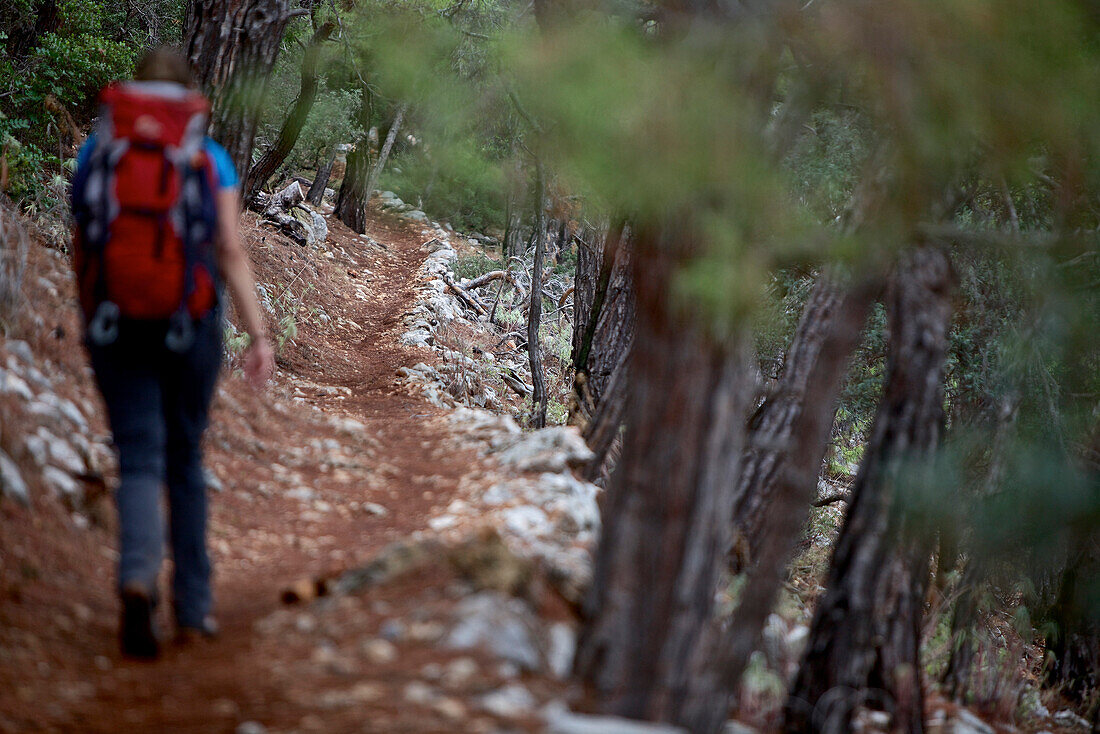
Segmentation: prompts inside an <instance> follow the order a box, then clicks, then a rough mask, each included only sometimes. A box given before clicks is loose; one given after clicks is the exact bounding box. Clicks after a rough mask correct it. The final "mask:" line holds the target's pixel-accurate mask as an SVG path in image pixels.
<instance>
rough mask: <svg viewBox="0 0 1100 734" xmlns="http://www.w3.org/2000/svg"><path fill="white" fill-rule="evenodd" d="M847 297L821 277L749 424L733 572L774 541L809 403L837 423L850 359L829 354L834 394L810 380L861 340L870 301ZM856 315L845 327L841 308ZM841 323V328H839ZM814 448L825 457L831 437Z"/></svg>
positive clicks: (739, 489)
mask: <svg viewBox="0 0 1100 734" xmlns="http://www.w3.org/2000/svg"><path fill="white" fill-rule="evenodd" d="M843 301H844V294H843V293H842V292H841V290H840V289H839V288H838V287H837V286H836V284H835V283H833V282H832V281H830V280H829V279H828V277H827V276H821V277H819V278H818V280H817V282H816V283H815V284H814V287H813V290H812V291H811V292H810V297H809V300H808V301H807V302H806V306H805V307H804V308H803V310H802V318H801V319H800V320H799V323H798V328H797V330H796V331H795V335H794V339H793V340H792V341H791V346H790V348H789V349H788V350H787V355H786V358H785V360H784V362H783V373H782V375H781V376H780V380H779V386H778V389H776V390H775V391H774V392H772V393H771V394H770V395H769V396H768V397H767V398H765V400H764V402H763V403H761V405H760V407H759V408H758V409H757V410H756V413H755V414H753V416H752V417H751V418H750V419H749V442H748V446H747V447H746V450H745V457H744V459H743V461H742V466H741V477H740V479H739V480H738V484H737V494H736V500H735V504H734V511H733V526H734V538H733V555H732V560H733V570H735V571H741V570H744V569H746V568H747V567H748V566H749V565H750V564H752V563H754V562H755V561H756V558H757V555H758V554H759V552H760V544H761V543H762V542H765V541H766V540H770V539H772V538H771V536H770V535H768V534H766V533H764V532H763V531H762V527H763V524H764V521H765V519H766V518H767V512H768V508H769V506H770V503H771V499H772V492H773V490H774V489H775V486H776V483H777V477H778V476H779V474H780V473H781V472H782V471H783V470H784V468H785V466H784V464H785V462H786V461H788V460H790V459H791V458H792V457H791V454H792V452H798V453H802V452H804V451H805V450H806V446H804V445H801V444H796V443H794V442H793V441H792V436H793V433H794V427H795V423H796V421H797V420H798V419H799V417H800V416H801V414H802V412H803V410H804V408H805V407H806V404H807V398H809V399H811V400H812V401H813V404H814V405H815V406H821V407H822V408H823V409H827V410H828V411H829V419H828V420H826V421H823V422H824V423H825V424H826V425H827V427H831V426H832V423H833V421H832V417H833V414H834V413H835V410H836V394H835V393H836V391H837V390H839V387H840V379H841V378H842V377H843V376H844V370H845V368H846V367H847V363H848V354H842V355H841V354H829V355H828V356H830V357H835V359H834V360H833V361H832V362H831V364H830V366H831V367H832V368H833V369H832V370H830V371H829V374H828V375H827V376H825V375H822V377H825V378H826V379H827V381H828V383H829V387H830V388H832V390H833V392H828V393H825V394H823V393H822V388H823V387H824V386H823V385H819V384H812V385H811V383H810V376H811V374H813V373H814V368H815V367H816V366H818V365H819V362H818V359H819V357H821V356H822V354H823V352H826V351H828V350H832V349H835V347H836V344H835V343H834V342H836V341H838V340H844V341H845V342H846V343H848V344H852V346H853V347H854V344H853V341H854V339H853V337H856V336H858V334H859V331H860V330H861V329H862V326H863V320H864V318H865V314H866V309H867V307H868V305H869V304H868V303H867V299H866V298H862V299H860V302H858V303H857V302H852V303H848V304H844V303H843ZM843 305H846V306H848V308H852V309H855V313H854V314H852V315H851V316H852V319H851V321H852V322H858V323H855V324H854V325H855V330H854V332H853V331H852V330H851V326H852V325H853V324H850V323H844V321H847V320H841V316H842V314H841V311H842V310H843V309H842V306H843ZM838 322H839V323H838ZM814 439H815V440H814V442H813V446H814V447H815V449H816V448H817V447H818V446H819V445H820V446H821V449H822V452H824V450H825V443H824V442H825V441H826V440H827V439H828V436H823V437H822V436H815V437H814ZM820 464H821V458H819V459H818V460H817V461H816V464H815V466H814V469H815V470H816V469H817V468H818V467H819V466H820ZM814 479H815V481H814V483H813V485H812V486H811V487H803V488H801V490H802V491H800V493H799V494H800V495H801V499H804V500H805V501H804V502H800V503H799V504H800V505H805V506H806V507H808V506H809V500H810V499H811V497H812V494H808V493H809V492H812V491H813V489H814V488H815V487H816V485H817V482H816V471H815V477H814ZM785 509H787V510H791V511H794V512H805V510H804V509H803V508H802V507H790V508H785Z"/></svg>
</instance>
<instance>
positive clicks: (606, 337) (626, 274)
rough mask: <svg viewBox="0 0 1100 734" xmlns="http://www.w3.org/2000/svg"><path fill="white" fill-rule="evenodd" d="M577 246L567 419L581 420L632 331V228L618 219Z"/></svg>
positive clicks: (591, 411) (595, 406)
mask: <svg viewBox="0 0 1100 734" xmlns="http://www.w3.org/2000/svg"><path fill="white" fill-rule="evenodd" d="M588 232H589V233H590V235H591V236H589V237H588V238H587V239H588V242H587V243H585V242H583V241H582V243H581V245H580V247H579V248H578V250H577V274H576V278H575V280H574V287H573V370H574V378H573V405H572V409H571V413H572V415H571V416H570V422H571V423H575V424H579V425H585V424H587V423H588V421H589V420H591V419H592V417H593V416H595V415H596V414H597V412H598V410H599V407H600V402H601V399H602V397H603V394H604V392H605V391H606V389H607V385H608V382H609V381H610V380H611V376H612V373H613V372H614V370H615V368H616V367H617V366H618V364H619V363H620V362H621V358H622V356H623V352H624V350H625V349H626V348H627V345H628V344H629V343H630V341H631V339H632V338H633V336H634V309H635V304H634V287H633V283H632V280H631V276H630V267H631V257H630V255H631V253H630V248H631V246H630V229H629V225H627V224H625V223H624V222H621V221H620V222H617V223H615V224H613V225H611V226H610V227H608V229H607V235H606V236H594V235H595V232H594V231H593V230H591V229H590V230H588Z"/></svg>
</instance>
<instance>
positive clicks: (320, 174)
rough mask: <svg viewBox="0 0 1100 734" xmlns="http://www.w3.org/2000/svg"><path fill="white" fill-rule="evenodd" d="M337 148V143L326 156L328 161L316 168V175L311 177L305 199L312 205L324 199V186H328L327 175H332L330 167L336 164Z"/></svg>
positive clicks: (317, 204) (318, 204)
mask: <svg viewBox="0 0 1100 734" xmlns="http://www.w3.org/2000/svg"><path fill="white" fill-rule="evenodd" d="M339 149H340V146H339V145H333V147H332V154H331V155H330V156H329V157H328V162H327V163H325V164H324V165H323V166H321V168H320V169H318V171H317V175H316V176H314V177H313V183H312V184H310V186H309V193H308V194H306V201H308V202H309V203H310V204H313V205H314V206H320V205H321V202H323V201H324V200H325V188H326V187H327V186H328V180H329V177H331V176H332V167H333V165H335V164H336V156H337V155H338V154H339Z"/></svg>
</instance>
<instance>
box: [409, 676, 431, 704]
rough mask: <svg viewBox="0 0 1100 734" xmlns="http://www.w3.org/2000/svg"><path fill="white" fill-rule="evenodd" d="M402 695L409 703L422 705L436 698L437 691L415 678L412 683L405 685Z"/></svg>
mask: <svg viewBox="0 0 1100 734" xmlns="http://www.w3.org/2000/svg"><path fill="white" fill-rule="evenodd" d="M402 695H403V696H404V698H405V700H406V701H408V702H409V703H414V704H420V705H425V704H429V703H431V702H432V701H434V700H435V698H436V694H435V691H433V690H432V687H431V686H429V685H428V684H427V683H422V682H420V681H418V680H414V681H413V682H412V683H409V684H408V685H407V686H405V690H404V693H403V694H402Z"/></svg>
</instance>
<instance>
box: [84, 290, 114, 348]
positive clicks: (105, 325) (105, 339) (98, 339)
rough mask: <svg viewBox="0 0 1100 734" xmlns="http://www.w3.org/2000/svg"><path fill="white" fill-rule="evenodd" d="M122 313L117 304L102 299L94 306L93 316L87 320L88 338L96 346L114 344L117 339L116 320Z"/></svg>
mask: <svg viewBox="0 0 1100 734" xmlns="http://www.w3.org/2000/svg"><path fill="white" fill-rule="evenodd" d="M121 315H122V311H120V310H119V307H118V304H116V303H114V302H112V301H103V302H102V303H100V304H99V306H98V307H96V310H95V316H93V317H92V320H91V321H89V322H88V340H89V341H90V342H91V343H92V344H94V345H95V346H97V347H105V346H107V345H108V344H114V343H115V340H117V339H118V320H119V317H120V316H121Z"/></svg>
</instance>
